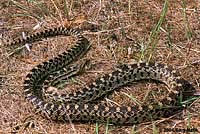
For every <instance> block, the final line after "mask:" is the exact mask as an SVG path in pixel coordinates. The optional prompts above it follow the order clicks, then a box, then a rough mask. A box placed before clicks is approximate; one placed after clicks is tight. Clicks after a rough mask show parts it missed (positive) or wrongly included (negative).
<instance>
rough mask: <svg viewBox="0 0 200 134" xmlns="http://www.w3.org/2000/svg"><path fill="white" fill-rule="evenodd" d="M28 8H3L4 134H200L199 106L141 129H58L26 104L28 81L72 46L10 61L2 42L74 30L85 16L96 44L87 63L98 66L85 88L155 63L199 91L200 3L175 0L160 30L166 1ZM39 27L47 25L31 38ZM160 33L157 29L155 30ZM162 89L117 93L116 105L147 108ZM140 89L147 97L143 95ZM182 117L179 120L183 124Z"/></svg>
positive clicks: (0, 78) (0, 103)
mask: <svg viewBox="0 0 200 134" xmlns="http://www.w3.org/2000/svg"><path fill="white" fill-rule="evenodd" d="M29 1H30V2H25V1H22V0H18V1H14V0H4V1H1V2H0V14H1V15H0V35H1V37H0V38H1V42H0V43H1V44H0V63H1V64H0V97H1V98H0V133H5V134H6V133H8V132H11V131H12V130H13V128H16V129H18V128H19V129H20V130H19V133H48V134H50V133H58V134H59V133H76V134H79V133H80V134H83V133H88V134H90V133H96V134H98V133H99V134H101V133H109V134H112V133H116V134H126V133H127V134H129V133H136V132H138V133H155V134H156V133H159V131H161V130H163V128H182V129H183V128H197V129H198V132H200V127H199V126H200V110H199V109H200V106H199V103H200V101H199V100H197V101H195V102H194V103H193V104H192V106H191V108H190V109H188V110H186V111H183V113H180V114H179V115H175V116H174V117H172V118H170V119H163V120H159V121H153V122H149V123H147V124H140V125H136V126H112V125H106V124H81V123H80V124H69V123H57V122H53V121H50V120H47V119H45V118H42V117H41V116H39V115H36V114H35V113H34V111H33V110H32V106H30V105H29V103H27V102H26V101H25V100H24V96H23V88H22V83H23V79H24V78H25V76H26V74H27V73H28V71H29V70H30V69H31V68H32V67H33V66H35V65H36V64H39V63H40V62H42V61H44V60H47V59H49V58H51V57H53V56H55V55H56V54H58V53H61V52H62V51H63V47H64V48H69V46H70V40H68V39H64V38H53V39H48V40H47V41H45V42H40V43H36V44H34V46H33V48H32V50H31V52H28V51H27V50H25V49H23V50H22V51H21V52H20V53H16V54H14V55H12V56H10V57H8V54H9V53H10V52H11V51H13V50H14V49H13V48H12V47H11V46H7V45H6V43H5V42H4V40H5V39H9V38H11V39H12V38H14V37H19V36H21V32H28V33H32V32H34V31H41V30H43V29H45V28H49V27H55V26H57V25H62V24H63V23H64V22H65V23H67V22H66V20H68V23H69V20H73V18H76V17H79V16H86V18H87V22H86V23H85V22H84V23H81V24H80V25H76V24H75V25H74V27H80V28H81V29H82V30H83V31H84V34H85V36H86V37H87V38H88V39H89V40H90V42H91V44H92V50H91V51H90V52H89V53H88V54H87V56H86V57H87V58H89V59H91V62H92V65H94V66H93V67H92V70H91V71H88V72H87V73H86V74H84V75H83V76H82V77H83V78H87V79H86V80H85V81H86V83H89V82H91V81H92V80H94V79H95V78H96V77H97V76H98V75H101V74H102V73H107V72H109V71H111V70H112V68H114V67H115V66H116V65H117V64H118V63H124V62H137V61H139V60H141V59H142V60H146V61H147V60H149V59H151V61H157V62H161V63H166V64H168V65H171V66H173V67H174V68H176V69H177V70H178V71H179V72H180V73H181V75H182V76H183V77H184V78H185V79H187V80H189V81H190V82H191V83H192V84H193V85H194V86H195V88H196V89H199V86H200V85H199V83H200V59H199V57H200V36H199V35H200V16H199V14H200V9H199V7H200V2H198V1H194V0H187V1H186V0H185V1H184V0H183V1H181V0H169V1H168V4H169V5H168V10H166V9H165V12H166V15H165V16H164V17H163V18H162V19H163V20H161V21H162V23H161V24H160V23H158V22H160V16H161V12H162V10H163V9H164V8H163V5H164V1H161V0H154V1H153V0H152V1H151V0H149V1H146V0H141V1H131V0H126V1H125V0H124V1H121V2H120V1H114V0H113V1H108V0H99V1H92V0H84V1H74V0H71V1H67V0H63V2H61V1H59V0H46V1H44V0H37V1H36V0H29ZM41 22H43V23H42V25H40V26H39V27H38V28H37V29H36V30H33V28H34V27H35V26H37V25H38V24H40V23H41ZM156 26H158V27H157V28H158V29H155V27H156ZM153 29H154V30H153ZM159 29H160V30H159ZM155 30H156V31H155ZM151 31H153V32H156V33H151ZM152 34H155V37H154V38H153V40H154V41H153V42H151V41H152V40H150V39H151V37H152V36H151V35H152ZM66 43H67V44H66ZM147 46H148V47H147ZM15 47H16V46H15ZM17 47H19V46H17ZM146 48H148V49H146ZM152 48H153V49H152ZM146 53H147V54H146ZM149 53H150V55H149ZM150 56H151V57H150ZM85 76H87V77H85ZM80 79H81V77H80ZM157 87H158V86H157V85H154V84H143V83H142V84H141V83H140V84H136V86H128V87H125V88H123V90H120V91H119V92H117V93H114V96H116V97H115V98H114V101H117V102H118V101H119V102H118V103H121V101H123V102H125V103H128V104H129V102H130V101H131V100H130V98H128V97H127V96H126V95H125V94H124V93H123V92H126V93H127V94H129V95H132V96H136V98H137V99H140V100H142V99H141V98H142V97H143V96H145V95H146V94H147V92H150V89H152V88H153V89H155V90H156V89H157ZM141 88H142V89H144V90H139V89H141ZM133 89H134V90H133ZM145 89H148V90H147V91H145ZM144 91H145V92H144ZM191 111H192V112H191ZM179 117H181V119H178V118H179ZM30 123H32V125H30Z"/></svg>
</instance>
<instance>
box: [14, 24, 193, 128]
mask: <svg viewBox="0 0 200 134" xmlns="http://www.w3.org/2000/svg"><path fill="white" fill-rule="evenodd" d="M58 35H64V36H74V37H75V38H76V39H77V42H76V44H75V45H74V46H73V47H72V48H70V49H69V50H67V51H66V52H64V53H62V54H60V55H58V56H57V57H55V58H53V59H50V60H49V61H47V62H43V63H41V64H39V65H37V66H36V67H34V68H33V69H32V70H31V71H30V72H29V73H28V75H27V76H26V79H25V81H24V95H25V98H26V100H27V101H29V102H30V103H32V104H33V106H34V108H35V109H36V111H37V112H39V113H41V114H42V115H43V116H45V117H47V118H49V119H52V120H61V121H67V122H68V121H69V120H71V121H73V122H76V121H78V122H107V121H108V122H109V123H113V124H138V123H142V122H146V121H151V120H154V119H158V118H160V117H169V116H171V115H173V114H175V113H177V112H179V111H180V110H182V109H183V107H182V106H181V105H179V101H178V99H179V98H180V96H181V95H182V96H183V99H187V98H188V96H187V95H186V94H184V92H186V91H193V90H195V89H194V88H193V87H192V85H191V84H190V83H189V82H188V81H186V80H184V79H183V78H181V76H180V75H179V73H177V72H176V71H175V70H173V69H172V68H170V67H168V66H166V65H164V64H160V63H137V64H123V65H121V66H119V67H118V68H117V69H116V70H114V71H113V72H112V73H110V74H105V75H104V76H102V77H100V78H98V79H96V80H95V81H94V82H93V83H91V84H90V85H88V86H87V87H85V88H83V89H81V90H79V91H77V92H75V93H71V94H66V95H65V94H61V95H58V94H54V99H55V100H56V99H59V100H62V101H61V102H59V103H56V102H54V101H47V100H45V99H44V98H43V94H44V91H43V90H46V88H47V87H45V88H44V86H45V85H48V84H45V83H48V81H49V80H48V79H49V76H50V75H51V74H53V73H54V72H56V71H60V72H62V73H64V72H65V69H66V68H65V67H67V66H69V65H70V64H72V63H73V62H74V61H76V60H77V59H78V58H80V57H81V56H83V55H84V54H85V53H86V52H87V51H88V50H89V48H90V44H89V41H88V40H87V39H86V38H85V37H83V36H82V35H81V34H80V33H79V32H78V31H77V30H74V29H71V28H65V27H58V28H54V29H49V30H46V31H44V32H40V33H36V34H33V35H30V36H28V37H27V38H26V39H16V40H14V41H13V42H12V43H11V45H18V44H25V43H32V42H35V41H39V40H41V39H43V38H47V37H54V36H58ZM63 68H65V69H63ZM145 79H153V80H157V81H161V82H163V83H164V84H165V85H167V86H168V89H169V91H168V93H167V94H166V97H165V98H164V99H163V100H161V101H160V102H158V103H155V104H152V105H142V106H138V105H133V106H108V105H107V104H105V103H103V102H99V103H93V101H94V100H98V99H99V98H100V97H101V96H104V95H106V94H108V93H109V92H111V91H113V90H115V89H118V88H120V87H122V86H124V85H126V84H128V83H131V82H133V81H138V80H145Z"/></svg>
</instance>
